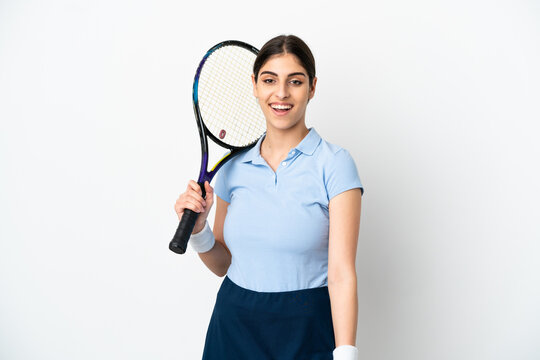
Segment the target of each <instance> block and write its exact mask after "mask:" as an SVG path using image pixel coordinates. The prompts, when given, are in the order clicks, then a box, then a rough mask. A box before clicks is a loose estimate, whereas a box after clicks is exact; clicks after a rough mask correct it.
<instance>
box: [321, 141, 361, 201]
mask: <svg viewBox="0 0 540 360" xmlns="http://www.w3.org/2000/svg"><path fill="white" fill-rule="evenodd" d="M325 186H326V192H327V194H328V200H330V199H332V198H333V197H334V196H336V195H339V194H341V193H342V192H344V191H347V190H351V189H355V188H359V189H360V190H361V191H362V194H364V187H363V185H362V182H361V181H360V177H359V176H358V170H357V169H356V165H355V163H354V159H353V158H352V156H351V155H350V154H349V152H348V151H347V150H345V149H343V148H341V149H339V150H338V151H337V152H336V153H335V154H334V157H333V158H332V159H331V161H330V164H329V165H328V172H327V175H326V179H325Z"/></svg>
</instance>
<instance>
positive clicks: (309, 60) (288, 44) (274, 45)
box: [253, 35, 315, 87]
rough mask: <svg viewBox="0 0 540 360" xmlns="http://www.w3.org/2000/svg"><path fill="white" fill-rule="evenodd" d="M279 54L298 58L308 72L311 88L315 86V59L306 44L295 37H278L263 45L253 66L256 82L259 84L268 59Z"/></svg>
mask: <svg viewBox="0 0 540 360" xmlns="http://www.w3.org/2000/svg"><path fill="white" fill-rule="evenodd" d="M279 54H292V55H294V56H296V57H297V58H298V61H300V64H302V66H303V67H304V69H306V71H307V74H308V77H309V86H310V87H311V86H313V79H314V78H315V59H314V58H313V54H312V53H311V50H310V49H309V47H308V46H307V45H306V43H305V42H304V41H303V40H302V39H300V38H299V37H297V36H294V35H280V36H276V37H275V38H273V39H270V40H269V41H268V42H267V43H266V44H264V45H263V47H262V48H261V50H260V51H259V54H258V55H257V58H256V59H255V63H254V64H253V74H254V75H255V82H257V79H258V78H259V71H260V70H261V68H262V66H263V65H264V64H265V63H266V62H267V61H268V59H269V58H270V57H272V56H274V55H279Z"/></svg>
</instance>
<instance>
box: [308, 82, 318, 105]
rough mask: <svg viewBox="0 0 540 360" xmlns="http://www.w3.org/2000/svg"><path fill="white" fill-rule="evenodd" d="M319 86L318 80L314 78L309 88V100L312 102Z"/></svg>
mask: <svg viewBox="0 0 540 360" xmlns="http://www.w3.org/2000/svg"><path fill="white" fill-rule="evenodd" d="M316 85H317V78H316V77H314V78H313V82H312V84H311V86H310V88H309V100H311V99H312V98H313V96H315V86H316Z"/></svg>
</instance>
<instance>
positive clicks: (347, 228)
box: [328, 189, 362, 348]
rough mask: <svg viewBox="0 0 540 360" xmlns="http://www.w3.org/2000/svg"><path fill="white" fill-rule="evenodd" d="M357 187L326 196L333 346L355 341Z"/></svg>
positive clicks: (358, 218) (357, 226) (358, 198)
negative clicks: (328, 220)
mask: <svg viewBox="0 0 540 360" xmlns="http://www.w3.org/2000/svg"><path fill="white" fill-rule="evenodd" d="M361 201H362V193H361V190H360V189H352V190H348V191H345V192H343V193H341V194H339V195H337V196H335V197H333V198H332V199H331V200H330V204H329V213H330V234H329V248H328V291H329V293H330V303H331V309H332V321H333V323H334V336H335V340H336V348H337V347H338V346H341V345H353V346H354V345H355V344H356V327H357V321H358V296H357V290H356V264H355V262H356V247H357V244H358V232H359V227H360V207H361Z"/></svg>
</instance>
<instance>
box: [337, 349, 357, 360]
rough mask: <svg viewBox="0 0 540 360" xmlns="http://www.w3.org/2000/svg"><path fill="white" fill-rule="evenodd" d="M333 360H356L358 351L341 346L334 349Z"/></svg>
mask: <svg viewBox="0 0 540 360" xmlns="http://www.w3.org/2000/svg"><path fill="white" fill-rule="evenodd" d="M333 354H334V360H358V349H357V348H356V346H352V345H341V346H338V347H337V348H335V349H334V353H333Z"/></svg>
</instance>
